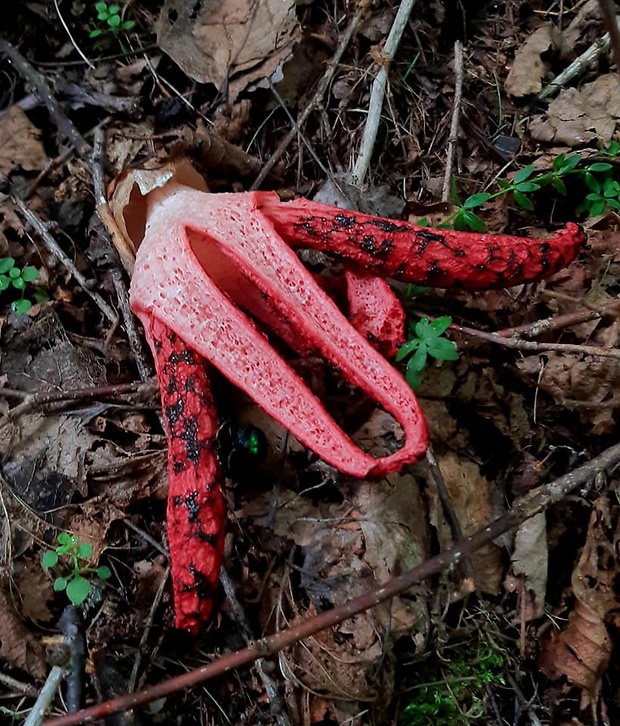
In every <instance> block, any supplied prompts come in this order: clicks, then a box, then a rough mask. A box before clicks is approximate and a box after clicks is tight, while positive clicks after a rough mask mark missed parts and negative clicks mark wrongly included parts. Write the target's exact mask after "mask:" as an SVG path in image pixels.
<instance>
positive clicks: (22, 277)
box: [0, 257, 47, 315]
mask: <svg viewBox="0 0 620 726" xmlns="http://www.w3.org/2000/svg"><path fill="white" fill-rule="evenodd" d="M38 279H39V271H38V270H37V268H36V267H32V266H31V265H26V266H25V267H24V268H23V269H20V268H19V267H17V266H16V264H15V260H14V259H13V258H12V257H2V258H0V292H4V291H5V290H8V289H9V288H13V289H14V290H19V291H20V293H21V296H20V297H19V299H17V300H14V301H13V302H12V303H11V309H12V310H13V311H14V312H16V313H17V314H18V315H24V314H25V313H27V312H28V310H30V308H31V307H32V303H31V302H30V301H29V300H26V298H25V297H24V295H25V292H26V289H27V287H28V285H29V283H32V282H35V281H36V280H38ZM39 292H40V291H39ZM37 297H38V295H37V292H35V298H37ZM43 299H47V295H45V294H44V295H43Z"/></svg>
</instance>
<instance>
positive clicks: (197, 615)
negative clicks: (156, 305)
mask: <svg viewBox="0 0 620 726" xmlns="http://www.w3.org/2000/svg"><path fill="white" fill-rule="evenodd" d="M142 321H143V323H144V326H145V331H146V336H147V339H148V342H149V345H150V346H151V349H152V350H153V354H154V357H155V364H156V368H157V377H158V381H159V389H160V392H161V401H162V411H163V415H164V422H165V426H166V433H167V435H168V480H169V485H168V486H169V488H168V515H167V521H168V542H169V545H170V563H171V569H172V584H173V591H174V607H175V613H176V626H177V628H181V629H187V630H190V631H191V632H194V633H196V632H197V631H198V629H199V627H200V624H201V623H202V622H205V621H206V620H207V618H208V617H209V615H210V613H211V610H212V608H213V593H214V592H215V590H216V588H217V584H218V581H219V576H220V565H221V562H222V554H223V551H224V533H225V523H226V503H225V500H224V493H223V491H222V486H221V481H220V475H219V471H218V462H217V456H216V454H215V450H214V442H215V440H216V435H217V418H216V414H215V407H214V405H213V399H212V397H211V390H210V387H209V380H208V378H207V375H206V371H205V368H204V365H203V364H202V363H201V362H200V360H199V359H197V357H196V355H195V354H194V353H192V351H191V350H189V349H188V347H187V346H186V345H185V343H184V342H183V340H182V339H181V338H180V337H179V336H178V335H177V334H176V333H174V332H173V331H172V330H171V329H170V328H169V327H168V326H167V325H165V324H164V323H162V322H160V321H159V320H158V319H157V318H155V317H152V316H147V317H143V318H142Z"/></svg>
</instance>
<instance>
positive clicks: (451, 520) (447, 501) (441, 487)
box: [426, 444, 475, 582]
mask: <svg viewBox="0 0 620 726" xmlns="http://www.w3.org/2000/svg"><path fill="white" fill-rule="evenodd" d="M426 463H427V464H428V468H429V470H430V472H431V476H432V477H433V481H434V482H435V488H436V489H437V495H438V496H439V501H440V502H441V506H442V509H443V513H444V516H445V518H446V520H447V521H448V526H449V527H450V531H451V532H452V538H453V540H454V541H455V542H458V541H459V540H462V539H463V530H462V528H461V523H460V522H459V519H458V517H457V515H456V512H455V511H454V505H453V504H452V497H451V496H450V492H449V491H448V488H447V487H446V482H445V480H444V478H443V474H442V473H441V468H440V466H439V464H438V463H437V459H436V458H435V454H434V452H433V448H432V446H431V445H430V444H429V447H428V449H427V450H426ZM463 570H464V572H465V577H467V578H468V579H469V580H471V581H472V582H475V577H474V568H473V565H472V563H471V559H470V558H469V557H466V558H465V561H464V563H463Z"/></svg>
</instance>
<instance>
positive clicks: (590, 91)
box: [529, 73, 620, 146]
mask: <svg viewBox="0 0 620 726" xmlns="http://www.w3.org/2000/svg"><path fill="white" fill-rule="evenodd" d="M619 118H620V93H618V76H617V75H616V74H615V73H608V74H607V75H604V76H599V77H598V78H597V79H596V80H594V81H592V83H586V84H585V85H584V86H582V87H581V88H580V89H577V88H566V89H564V90H563V91H562V92H561V93H560V95H559V96H558V97H557V98H556V99H554V100H553V101H552V102H551V103H550V104H549V108H548V110H547V114H546V117H545V116H534V117H533V118H532V120H531V121H530V125H529V131H530V134H531V135H532V138H533V139H536V141H542V142H544V143H557V144H565V145H567V146H581V145H583V144H587V143H589V142H591V141H594V140H595V139H596V140H600V141H603V142H607V141H610V140H611V137H612V135H613V133H614V131H615V129H616V123H617V121H618V119H619Z"/></svg>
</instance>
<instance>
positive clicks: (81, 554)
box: [41, 532, 112, 605]
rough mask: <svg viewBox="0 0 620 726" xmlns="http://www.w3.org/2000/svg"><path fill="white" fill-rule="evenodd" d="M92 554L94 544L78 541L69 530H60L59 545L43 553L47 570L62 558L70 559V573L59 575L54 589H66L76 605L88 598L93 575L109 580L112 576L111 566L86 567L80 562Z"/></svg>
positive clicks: (43, 561)
mask: <svg viewBox="0 0 620 726" xmlns="http://www.w3.org/2000/svg"><path fill="white" fill-rule="evenodd" d="M92 554H93V548H92V545H90V544H88V543H86V542H78V538H77V537H75V536H74V535H71V534H68V533H67V532H60V534H59V535H58V546H57V547H56V548H55V549H53V550H49V551H48V552H46V553H45V554H44V555H43V559H42V561H41V564H42V566H43V568H44V569H46V570H48V569H50V568H51V567H56V565H58V564H59V562H60V559H61V558H64V561H67V560H68V561H69V565H68V569H69V574H68V575H64V576H61V577H57V578H56V579H55V580H54V590H55V591H56V592H63V591H65V592H66V593H67V597H68V598H69V600H70V601H71V602H72V603H73V604H74V605H81V604H82V603H83V602H84V600H86V598H87V597H88V593H89V592H90V588H91V580H92V578H93V577H98V578H99V579H100V580H107V579H109V578H110V577H111V576H112V573H111V572H110V569H109V567H106V566H105V565H102V566H100V567H85V566H84V565H83V564H81V563H80V560H87V559H89V558H90V557H92Z"/></svg>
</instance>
